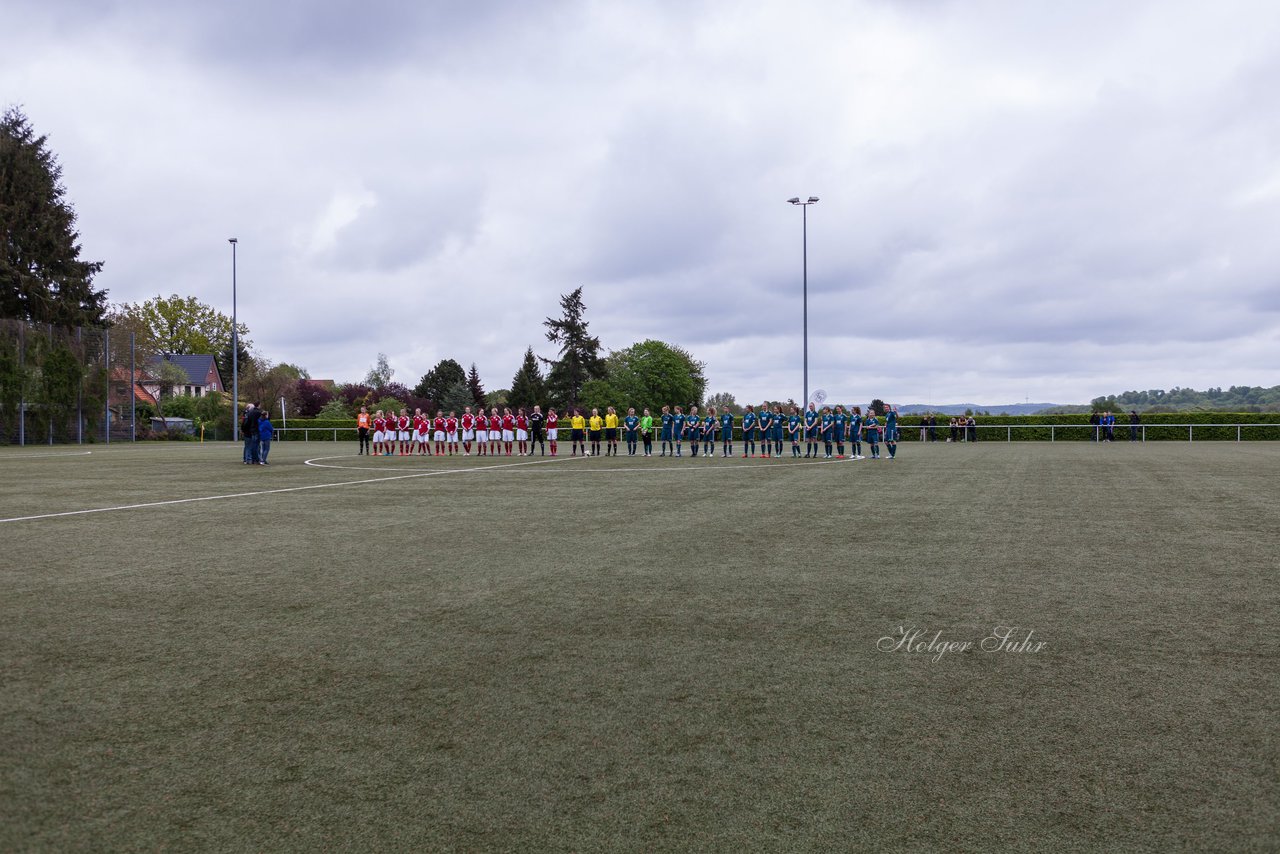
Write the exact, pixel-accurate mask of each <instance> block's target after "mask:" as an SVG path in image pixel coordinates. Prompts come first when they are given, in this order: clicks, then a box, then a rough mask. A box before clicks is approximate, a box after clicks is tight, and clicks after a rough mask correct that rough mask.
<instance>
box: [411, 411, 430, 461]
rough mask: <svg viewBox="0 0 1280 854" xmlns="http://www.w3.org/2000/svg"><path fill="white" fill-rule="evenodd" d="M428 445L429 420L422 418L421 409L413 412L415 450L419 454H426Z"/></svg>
mask: <svg viewBox="0 0 1280 854" xmlns="http://www.w3.org/2000/svg"><path fill="white" fill-rule="evenodd" d="M426 444H427V419H426V418H424V417H423V416H422V410H421V409H415V410H413V450H414V452H416V453H418V454H422V453H423V452H424V450H423V449H424V448H425V447H426Z"/></svg>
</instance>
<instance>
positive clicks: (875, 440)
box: [862, 409, 880, 460]
mask: <svg viewBox="0 0 1280 854" xmlns="http://www.w3.org/2000/svg"><path fill="white" fill-rule="evenodd" d="M862 432H864V433H866V434H867V444H868V445H870V446H871V459H873V460H878V459H880V422H879V421H878V420H876V411H875V410H874V409H868V410H867V417H866V418H865V419H864V420H863V422H862Z"/></svg>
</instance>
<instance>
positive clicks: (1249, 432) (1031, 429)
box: [276, 412, 1280, 442]
mask: <svg viewBox="0 0 1280 854" xmlns="http://www.w3.org/2000/svg"><path fill="white" fill-rule="evenodd" d="M921 417H922V416H919V415H904V416H902V418H901V419H899V422H898V423H899V425H900V428H901V431H902V441H904V442H917V441H919V440H920V419H921ZM1116 417H1117V418H1124V420H1123V421H1120V422H1119V423H1117V424H1116V426H1115V435H1116V441H1118V442H1119V441H1128V439H1129V423H1128V420H1127V416H1124V415H1122V414H1120V413H1117V416H1116ZM974 420H975V421H977V427H978V441H980V442H1005V441H1010V440H1011V441H1014V442H1048V441H1049V440H1050V437H1051V435H1052V439H1053V441H1056V442H1072V441H1078V442H1087V441H1091V440H1092V439H1093V436H1094V428H1093V427H1092V426H1091V425H1090V424H1089V416H1088V415H1087V414H1077V415H977V416H974ZM938 421H939V423H938V426H937V429H936V432H935V435H936V436H937V440H938V441H939V442H943V441H946V439H947V438H948V437H949V436H950V429H949V428H948V426H947V419H946V418H939V419H938ZM1173 424H1184V425H1185V424H1203V425H1208V424H1257V425H1267V426H1259V427H1245V428H1244V429H1242V430H1241V431H1240V438H1241V439H1242V440H1246V441H1257V440H1263V439H1266V440H1275V439H1280V413H1276V412H1160V413H1152V414H1148V415H1143V416H1142V426H1144V427H1145V428H1146V439H1147V441H1149V442H1151V441H1181V442H1185V441H1186V440H1187V428H1186V427H1173V426H1165V425H1173ZM1009 425H1012V426H1013V429H1012V430H1010V429H1009ZM1050 425H1053V427H1052V430H1051V429H1050ZM276 426H277V428H279V427H280V426H281V425H280V423H279V422H277V423H276ZM301 427H308V428H313V429H317V428H319V429H328V430H332V429H333V428H335V427H336V428H339V432H338V441H351V442H354V441H355V439H356V431H355V429H354V428H355V419H354V418H290V419H289V424H288V428H289V432H288V433H286V434H285V435H283V436H282V437H281V438H283V439H285V440H286V441H301V439H302V435H301V434H298V433H294V432H293V430H295V429H297V428H301ZM1192 433H1193V436H1194V441H1197V442H1202V441H1229V442H1234V441H1235V440H1236V428H1235V427H1207V426H1204V427H1196V428H1194V430H1193V431H1192ZM560 434H561V439H562V440H563V441H566V442H567V441H568V430H567V428H565V427H561V428H560ZM1139 435H1141V432H1140V433H1139ZM332 438H333V434H332V433H330V434H328V435H324V434H316V433H313V434H311V437H310V441H313V442H324V441H330V440H332ZM734 440H735V441H739V442H740V441H741V440H742V433H741V429H740V428H739V429H738V430H735V432H734ZM655 441H656V439H655Z"/></svg>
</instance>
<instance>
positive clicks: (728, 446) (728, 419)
mask: <svg viewBox="0 0 1280 854" xmlns="http://www.w3.org/2000/svg"><path fill="white" fill-rule="evenodd" d="M720 450H721V451H722V452H723V455H724V456H726V457H732V456H733V413H732V412H730V411H729V410H727V409H726V410H725V411H724V412H721V413H720Z"/></svg>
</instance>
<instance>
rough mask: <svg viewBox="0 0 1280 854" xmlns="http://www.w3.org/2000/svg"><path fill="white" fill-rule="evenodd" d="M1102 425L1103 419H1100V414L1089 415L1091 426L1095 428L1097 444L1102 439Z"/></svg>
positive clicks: (1094, 434) (1094, 433)
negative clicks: (1099, 426) (1099, 427)
mask: <svg viewBox="0 0 1280 854" xmlns="http://www.w3.org/2000/svg"><path fill="white" fill-rule="evenodd" d="M1101 423H1102V419H1101V418H1099V417H1098V413H1096V412H1090V413H1089V425H1090V426H1091V427H1093V441H1095V442H1097V441H1098V440H1099V439H1101V438H1102V437H1101V436H1100V435H1099V433H1101V431H1100V430H1099V429H1098V425H1099V424H1101Z"/></svg>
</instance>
